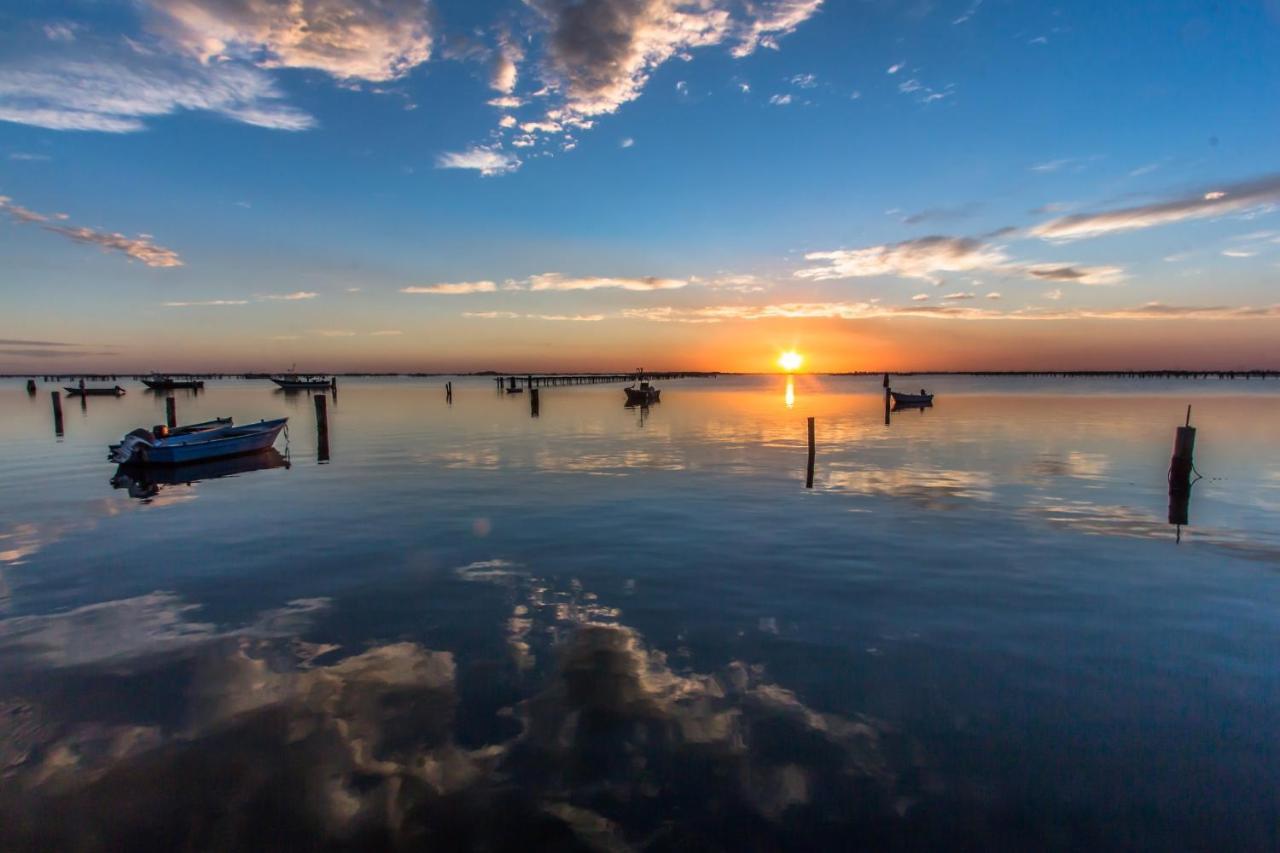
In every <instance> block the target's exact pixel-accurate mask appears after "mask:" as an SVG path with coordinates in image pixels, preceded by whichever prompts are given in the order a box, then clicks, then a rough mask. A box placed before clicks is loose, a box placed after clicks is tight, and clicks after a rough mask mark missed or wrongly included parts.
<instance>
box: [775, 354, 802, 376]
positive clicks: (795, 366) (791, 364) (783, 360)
mask: <svg viewBox="0 0 1280 853" xmlns="http://www.w3.org/2000/svg"><path fill="white" fill-rule="evenodd" d="M802 364H804V356H802V355H801V354H800V353H798V352H796V351H795V350H787V351H786V352H784V353H783V354H782V355H780V356H778V366H779V367H781V368H782V369H783V370H785V371H787V372H788V373H791V372H793V371H796V370H799V369H800V365H802Z"/></svg>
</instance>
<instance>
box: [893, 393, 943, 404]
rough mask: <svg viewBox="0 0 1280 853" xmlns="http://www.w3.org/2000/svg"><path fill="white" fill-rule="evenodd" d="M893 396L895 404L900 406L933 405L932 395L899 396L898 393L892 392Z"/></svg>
mask: <svg viewBox="0 0 1280 853" xmlns="http://www.w3.org/2000/svg"><path fill="white" fill-rule="evenodd" d="M889 393H890V394H892V395H893V402H895V403H897V404H898V405H899V406H931V405H933V395H932V394H899V393H898V392H897V391H890V392H889Z"/></svg>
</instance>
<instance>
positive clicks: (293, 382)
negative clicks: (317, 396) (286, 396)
mask: <svg viewBox="0 0 1280 853" xmlns="http://www.w3.org/2000/svg"><path fill="white" fill-rule="evenodd" d="M271 381H272V382H274V383H276V384H277V385H279V386H280V387H281V388H283V389H285V390H286V391H305V390H313V389H319V390H323V391H327V390H328V389H330V388H332V387H334V381H333V379H331V378H329V377H328V376H298V375H295V374H288V375H285V376H272V377H271Z"/></svg>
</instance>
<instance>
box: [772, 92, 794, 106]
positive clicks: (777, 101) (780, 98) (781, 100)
mask: <svg viewBox="0 0 1280 853" xmlns="http://www.w3.org/2000/svg"><path fill="white" fill-rule="evenodd" d="M769 103H771V104H773V105H774V106H775V107H785V106H786V105H787V104H789V103H791V95H790V94H786V95H770V96H769Z"/></svg>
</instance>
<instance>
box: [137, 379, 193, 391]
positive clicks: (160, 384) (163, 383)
mask: <svg viewBox="0 0 1280 853" xmlns="http://www.w3.org/2000/svg"><path fill="white" fill-rule="evenodd" d="M142 384H143V385H146V386H147V387H148V388H150V389H151V390H153V391H171V390H173V389H175V388H192V389H200V388H203V387H204V382H202V381H200V380H199V379H174V378H173V377H172V376H152V377H151V378H150V379H143V380H142Z"/></svg>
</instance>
